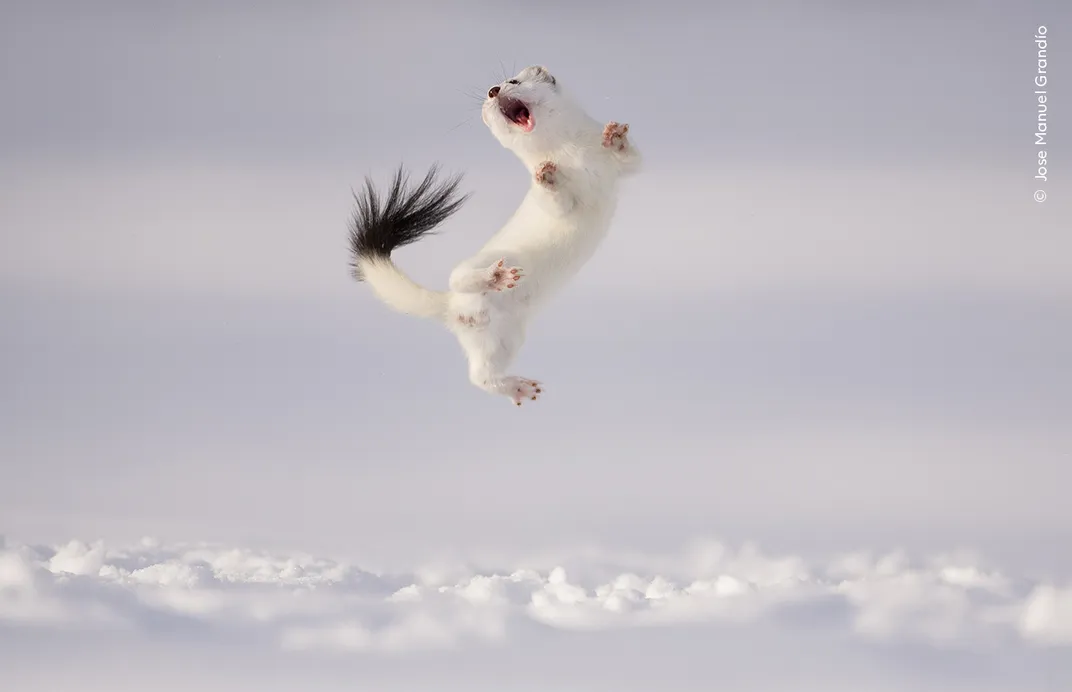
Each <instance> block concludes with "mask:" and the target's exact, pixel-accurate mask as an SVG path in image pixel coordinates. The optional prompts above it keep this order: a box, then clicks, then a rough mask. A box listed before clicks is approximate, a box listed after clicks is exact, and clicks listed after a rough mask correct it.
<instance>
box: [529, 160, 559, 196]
mask: <svg viewBox="0 0 1072 692" xmlns="http://www.w3.org/2000/svg"><path fill="white" fill-rule="evenodd" d="M533 177H534V178H535V179H536V183H537V184H539V185H543V186H544V187H548V188H551V189H554V187H555V186H556V185H557V184H558V166H556V165H555V164H554V163H552V162H551V161H544V162H543V163H541V164H540V165H539V166H537V167H536V172H535V173H534V174H533Z"/></svg>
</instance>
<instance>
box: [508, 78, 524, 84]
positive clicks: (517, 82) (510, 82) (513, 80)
mask: <svg viewBox="0 0 1072 692" xmlns="http://www.w3.org/2000/svg"><path fill="white" fill-rule="evenodd" d="M506 83H507V84H520V83H521V82H519V81H517V80H516V79H508V80H506Z"/></svg>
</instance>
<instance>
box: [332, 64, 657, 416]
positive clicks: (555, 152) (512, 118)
mask: <svg viewBox="0 0 1072 692" xmlns="http://www.w3.org/2000/svg"><path fill="white" fill-rule="evenodd" d="M481 116H482V118H483V120H484V124H486V125H487V126H488V129H490V130H491V132H492V134H493V135H495V138H496V139H498V140H499V142H500V143H501V144H502V145H503V146H504V147H506V148H507V149H509V150H510V151H512V152H514V154H516V155H517V157H518V158H519V159H521V161H522V163H524V164H525V167H526V168H527V169H528V170H529V172H530V174H531V175H532V186H531V188H530V189H529V191H528V194H526V195H525V198H524V199H523V200H522V202H521V206H520V207H518V209H517V211H516V212H514V214H513V216H511V217H510V219H509V220H508V221H507V222H506V225H505V226H503V227H502V229H500V230H499V232H498V233H496V234H495V235H494V236H492V237H491V239H490V240H489V241H488V242H487V243H486V244H485V245H484V247H483V248H481V249H480V250H479V251H478V252H477V253H476V254H475V255H473V256H472V257H470V258H469V259H468V260H465V261H464V262H462V263H461V264H460V265H458V266H457V267H455V269H454V271H453V272H452V273H451V275H450V290H449V291H442V292H441V291H432V290H429V289H427V288H424V287H422V286H419V285H417V284H416V283H414V282H413V281H412V280H411V279H409V277H407V276H406V275H405V274H403V273H402V272H401V271H400V270H399V269H398V267H397V266H395V264H394V263H393V262H392V261H391V252H392V251H393V250H394V249H395V248H398V247H401V246H403V245H407V244H409V243H412V242H414V241H417V240H419V239H420V238H421V237H422V236H424V235H425V234H426V233H428V232H429V231H431V230H432V229H433V228H435V227H436V226H437V225H439V224H440V223H441V222H442V221H443V220H445V219H446V218H447V217H449V216H450V215H451V214H453V213H454V212H455V211H457V209H458V208H459V207H460V206H461V204H462V203H463V202H464V201H465V197H464V196H460V195H459V194H458V183H459V179H458V178H452V179H449V180H447V181H443V182H439V181H437V179H436V175H437V171H436V169H435V168H433V169H432V170H431V171H429V172H428V175H426V176H425V178H424V180H423V181H422V182H421V183H420V184H419V185H417V187H416V188H412V189H411V188H410V187H409V186H408V185H407V180H406V177H405V175H404V173H403V171H402V170H401V169H400V170H399V171H398V174H397V175H396V176H395V178H394V181H393V184H392V185H391V188H390V190H389V191H388V193H387V195H386V197H383V196H381V195H380V194H378V193H377V192H376V190H375V188H374V187H373V185H372V183H371V181H368V180H366V185H365V189H364V191H363V193H362V194H360V195H358V197H357V205H356V209H355V212H354V217H353V221H352V223H351V227H350V246H351V251H352V260H353V269H354V276H355V278H357V279H358V280H359V281H366V282H368V284H369V285H370V286H371V287H372V290H373V292H374V293H375V294H376V295H377V296H378V297H379V298H380V299H381V300H382V301H383V302H384V303H386V304H387V305H389V306H390V307H392V308H394V309H395V310H398V311H400V312H404V313H407V314H410V315H416V316H418V317H428V318H433V319H436V320H440V321H442V322H443V323H444V324H446V326H447V327H448V328H449V329H450V330H451V331H453V332H454V333H455V334H456V335H457V337H458V341H459V342H460V343H461V345H462V348H464V349H465V352H466V355H467V356H468V359H469V379H470V380H471V381H472V383H473V384H475V385H476V386H478V387H480V388H481V389H484V390H485V391H488V392H491V393H493V394H502V395H505V396H507V397H510V399H511V400H512V401H513V402H514V403H516V404H517V405H518V406H520V405H521V402H522V401H525V400H526V399H531V400H535V399H536V398H537V396H539V394H540V393H541V392H542V391H543V385H542V384H540V383H539V382H537V381H535V380H530V379H527V378H524V377H518V376H517V375H510V374H507V368H508V367H509V366H510V364H511V362H512V361H513V359H514V356H515V355H516V354H517V352H518V349H520V348H521V345H522V343H523V342H524V339H525V326H526V324H527V323H528V320H529V318H530V316H531V315H532V312H533V310H535V309H536V308H537V307H538V306H539V305H540V304H542V302H543V301H544V300H545V299H546V298H547V297H548V296H549V295H550V294H551V293H552V292H553V291H554V289H557V288H558V287H559V286H561V285H562V284H563V283H564V282H565V281H566V280H567V279H568V278H570V277H571V276H572V275H573V274H575V273H576V272H577V270H578V269H580V267H581V266H582V265H583V264H584V263H585V262H586V261H587V260H588V259H589V258H590V257H591V256H592V254H593V253H594V252H595V250H596V247H597V246H598V245H599V243H600V242H601V241H602V240H603V238H604V237H605V236H606V233H607V230H608V229H609V227H610V221H611V218H612V217H613V215H614V208H615V204H616V198H617V186H618V180H619V179H620V178H621V177H622V176H623V175H626V174H629V173H632V172H634V171H635V170H636V169H637V166H638V164H639V155H638V154H637V152H636V150H635V148H634V147H633V145H632V143H631V142H630V141H629V140H628V138H627V133H628V131H629V126H628V125H620V124H618V123H615V122H611V123H608V124H607V125H602V124H600V123H599V122H598V121H596V120H594V119H592V118H591V117H589V116H588V115H587V114H586V113H585V112H584V111H583V110H581V108H580V106H578V105H577V104H576V103H575V102H574V101H573V100H571V99H570V98H569V97H568V96H567V95H566V94H565V93H563V90H562V87H561V85H560V84H559V83H558V81H557V80H556V79H555V78H554V77H552V76H551V74H550V73H549V72H548V71H547V70H546V69H544V68H543V67H527V68H525V69H524V70H522V71H521V72H520V73H518V75H517V76H516V77H514V78H513V79H508V80H506V81H505V82H503V83H501V84H497V85H495V86H493V87H491V89H489V90H488V96H487V99H486V100H485V101H484V105H483V108H482V113H481Z"/></svg>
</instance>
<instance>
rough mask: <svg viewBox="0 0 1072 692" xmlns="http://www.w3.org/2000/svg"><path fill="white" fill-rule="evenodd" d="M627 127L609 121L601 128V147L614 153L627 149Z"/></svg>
mask: <svg viewBox="0 0 1072 692" xmlns="http://www.w3.org/2000/svg"><path fill="white" fill-rule="evenodd" d="M628 133H629V125H626V124H624V123H616V122H614V121H611V122H609V123H607V126H606V127H604V128H603V146H604V147H606V148H608V149H614V150H615V151H625V150H626V149H628V148H629V140H628V139H626V135H627V134H628Z"/></svg>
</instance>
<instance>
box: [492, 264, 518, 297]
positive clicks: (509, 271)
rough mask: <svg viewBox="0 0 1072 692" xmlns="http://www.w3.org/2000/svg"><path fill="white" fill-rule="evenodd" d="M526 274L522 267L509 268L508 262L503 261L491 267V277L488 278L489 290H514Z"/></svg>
mask: <svg viewBox="0 0 1072 692" xmlns="http://www.w3.org/2000/svg"><path fill="white" fill-rule="evenodd" d="M523 276H524V274H523V273H522V272H521V267H507V266H506V260H505V259H501V260H499V261H498V262H496V263H495V265H494V266H492V267H491V275H490V276H489V278H488V288H489V289H493V290H496V291H501V290H503V289H504V288H513V287H515V286H517V284H518V282H520V281H521V278H522V277H523Z"/></svg>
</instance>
